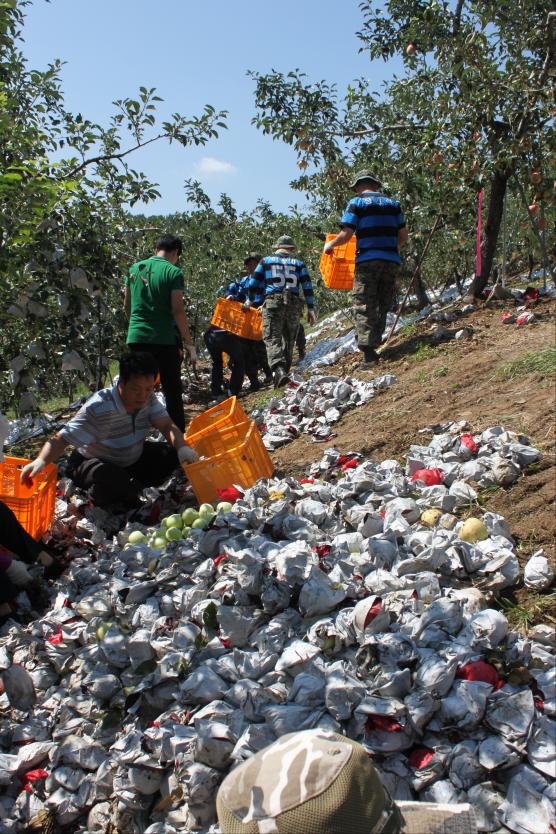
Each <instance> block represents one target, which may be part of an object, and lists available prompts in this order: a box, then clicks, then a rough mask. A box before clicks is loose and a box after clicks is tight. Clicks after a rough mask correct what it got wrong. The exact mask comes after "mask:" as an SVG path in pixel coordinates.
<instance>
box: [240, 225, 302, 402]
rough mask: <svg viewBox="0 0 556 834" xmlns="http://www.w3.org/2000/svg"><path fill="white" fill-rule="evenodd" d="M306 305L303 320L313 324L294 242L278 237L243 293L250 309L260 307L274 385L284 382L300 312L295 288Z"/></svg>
mask: <svg viewBox="0 0 556 834" xmlns="http://www.w3.org/2000/svg"><path fill="white" fill-rule="evenodd" d="M300 286H301V287H302V288H303V293H304V295H305V301H306V303H307V321H308V322H309V324H314V323H315V320H316V319H315V311H314V305H315V300H314V297H313V285H312V284H311V279H310V278H309V273H308V272H307V267H306V266H305V264H304V263H303V261H301V260H300V259H299V258H296V257H295V243H294V242H293V240H292V238H291V237H289V236H288V235H283V236H282V237H280V238H278V240H277V241H276V243H275V244H274V254H273V255H270V256H269V257H267V258H263V259H262V260H261V262H260V263H259V265H258V266H257V268H256V269H255V271H254V273H253V275H252V276H251V278H250V280H249V282H248V284H247V290H248V292H249V296H250V299H251V302H250V301H249V300H248V301H247V302H246V304H249V303H253V305H254V306H257V307H258V306H260V305H261V304H264V307H263V339H264V341H265V343H266V348H267V352H268V361H269V364H270V367H271V369H272V372H273V374H274V385H276V386H277V387H278V386H282V385H286V384H287V382H288V372H289V369H290V366H291V363H292V355H293V346H294V343H295V338H296V335H297V330H298V327H299V322H300V319H301V314H302V310H303V301H302V300H301V297H300V293H299V288H300Z"/></svg>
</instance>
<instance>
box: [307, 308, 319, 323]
mask: <svg viewBox="0 0 556 834" xmlns="http://www.w3.org/2000/svg"><path fill="white" fill-rule="evenodd" d="M316 320H317V314H316V313H315V311H314V310H307V321H308V322H309V324H310V325H311V327H312V326H313V325H314V323H315V322H316Z"/></svg>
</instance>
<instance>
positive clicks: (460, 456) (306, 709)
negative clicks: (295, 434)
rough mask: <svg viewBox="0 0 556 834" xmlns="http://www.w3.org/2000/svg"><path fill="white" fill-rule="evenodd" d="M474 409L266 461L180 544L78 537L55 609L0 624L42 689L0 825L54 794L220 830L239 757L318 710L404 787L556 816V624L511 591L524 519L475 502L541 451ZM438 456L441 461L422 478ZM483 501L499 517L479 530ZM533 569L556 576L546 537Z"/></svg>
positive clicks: (6, 832) (8, 719)
mask: <svg viewBox="0 0 556 834" xmlns="http://www.w3.org/2000/svg"><path fill="white" fill-rule="evenodd" d="M333 384H334V385H335V386H338V385H344V384H347V383H344V382H335V383H333V382H332V381H330V385H333ZM309 386H310V383H309ZM310 392H311V389H310V387H309V388H308V389H306V390H305V391H304V392H300V389H297V390H296V393H295V398H294V399H295V402H296V404H298V405H299V406H300V410H301V411H303V406H302V405H301V403H302V402H303V400H301V401H299V402H298V397H299V396H301V395H302V396H303V397H306V396H310ZM334 392H335V393H334ZM340 394H341V392H340V391H337V390H336V389H333V390H332V394H331V395H332V396H334V397H338V398H339V399H340V401H341V402H343V399H342V398H341V396H340ZM288 401H289V400H288V398H286V402H288ZM304 419H309V417H306V418H304ZM437 428H438V427H437ZM462 431H463V427H462V426H461V425H457V424H451V425H447V426H445V427H440V431H439V432H438V433H436V434H434V435H433V437H432V440H431V442H430V443H429V444H428V445H415V446H412V447H411V449H410V450H409V455H408V458H407V464H406V467H405V468H404V467H402V466H401V465H400V463H399V462H397V461H395V460H385V461H383V462H382V463H380V464H375V463H373V462H372V461H370V460H364V459H362V458H361V457H360V456H358V455H355V454H353V455H340V454H339V452H337V451H336V450H333V449H327V450H326V451H325V454H324V456H323V458H322V460H321V461H320V462H318V463H316V464H314V465H313V466H312V467H311V470H310V472H308V473H307V478H306V479H304V481H303V482H302V483H299V482H297V481H294V480H293V479H285V480H281V481H279V480H276V479H273V480H270V481H261V482H259V483H258V484H257V485H256V486H254V487H253V488H252V489H250V490H249V491H247V492H246V493H245V495H243V496H242V497H241V498H240V499H238V500H237V501H236V503H235V504H234V506H233V510H232V511H231V512H228V513H225V514H223V513H219V514H218V515H217V516H216V518H215V520H214V522H213V524H212V527H211V529H209V530H206V531H202V530H198V531H197V530H195V531H193V534H194V535H191V536H190V537H189V538H188V539H187V540H185V541H181V542H179V541H178V542H175V543H172V544H170V545H168V549H167V551H166V552H165V553H163V555H161V554H160V552H156V551H153V550H150V549H149V548H148V547H147V546H146V545H140V546H135V547H130V546H128V547H127V549H124V547H123V546H122V542H123V541H124V537H123V536H122V535H121V534H120V537H119V540H118V539H117V538H115V539H113V540H112V541H105V542H103V543H102V544H100V545H99V546H98V548H97V551H96V561H92V560H91V559H90V558H89V557H86V558H85V557H77V558H76V559H75V560H74V562H73V563H72V565H71V566H70V568H69V570H68V572H67V575H66V576H64V577H62V578H61V579H60V580H59V581H58V583H57V587H56V589H55V591H56V593H55V597H54V599H53V605H52V608H51V610H49V611H48V613H47V614H45V616H43V617H42V618H41V619H40V620H37V621H35V622H33V623H32V624H31V625H30V626H28V627H25V628H23V627H20V626H17V625H15V626H12V627H11V628H7V627H4V629H3V630H2V632H1V633H2V634H3V636H2V637H1V638H0V669H7V668H9V667H10V666H12V664H21V665H22V666H24V667H25V669H27V670H28V671H29V672H30V674H31V676H32V678H33V681H34V685H35V689H36V691H37V694H38V700H37V703H36V704H35V705H34V706H33V707H32V708H31V709H30V710H29V711H27V712H26V711H23V710H21V711H20V710H18V709H17V708H10V707H9V705H8V703H7V699H6V697H5V696H3V697H1V698H0V708H1V716H2V717H1V719H0V790H1V791H2V797H1V799H0V834H12V832H17V831H22V830H23V828H24V826H25V824H26V823H27V822H28V821H29V820H31V819H33V818H36V816H37V814H39V813H41V812H45V811H49V812H50V813H51V815H52V816H53V817H55V822H56V826H57V828H56V829H55V830H57V831H58V830H60V831H64V830H67V831H72V832H79V833H80V834H84V832H89V834H93V832H95V833H96V832H98V833H99V834H100V832H105V831H108V830H112V831H117V832H118V834H137V832H140V833H141V834H174V832H184V831H194V830H195V831H196V830H199V831H217V830H218V829H217V827H216V818H215V805H214V800H215V795H216V791H217V788H218V785H219V783H220V782H221V780H222V779H223V777H224V776H225V774H226V773H227V772H228V770H229V769H230V768H231V767H234V766H235V765H236V764H237V763H239V762H241V761H242V760H244V759H245V758H246V757H248V756H251V755H252V754H253V753H254V752H256V751H258V750H260V749H261V748H263V747H265V746H266V745H268V744H270V743H271V742H272V741H273V740H274V739H275V738H276V737H277V736H280V735H282V734H284V733H289V732H292V731H296V730H302V729H307V728H313V727H321V728H326V729H330V730H334V731H336V732H339V733H344V734H347V735H348V736H350V737H351V738H354V739H358V740H359V741H360V742H361V743H362V744H364V745H365V747H366V749H367V750H368V752H369V754H370V755H372V756H373V759H374V762H375V764H376V766H377V768H378V770H379V773H380V776H381V778H382V779H383V781H384V784H385V785H386V786H387V787H388V789H389V790H390V792H391V793H392V795H393V796H394V798H397V799H410V798H420V799H423V800H427V801H439V802H463V801H468V802H470V803H471V804H472V805H473V807H474V809H475V812H476V814H477V817H478V820H479V825H480V830H481V831H488V832H495V831H496V832H498V831H505V830H506V828H508V829H509V830H510V831H512V832H517V834H545V832H546V833H548V832H549V831H550V825H551V824H553V821H554V816H553V814H554V801H555V799H556V790H555V784H554V777H555V775H556V774H555V751H554V739H555V732H556V730H555V727H556V724H555V721H554V716H555V714H556V636H555V632H554V629H552V628H550V627H548V626H537V627H535V628H533V629H532V630H531V631H530V633H529V635H528V636H527V637H524V636H522V635H520V634H517V633H512V632H510V631H509V628H508V622H507V620H506V617H505V616H504V614H503V613H501V611H500V610H498V607H497V606H496V603H495V601H494V597H493V594H492V592H494V591H499V590H501V589H504V588H509V587H510V586H513V585H515V584H516V583H518V581H519V580H520V570H519V565H518V560H517V557H516V550H515V543H514V541H513V539H512V536H511V532H510V530H509V528H508V525H507V523H506V522H505V521H504V519H503V518H502V517H501V516H499V515H496V514H495V513H492V512H486V513H484V514H482V513H481V511H480V509H479V507H478V506H477V504H476V503H475V499H476V498H477V490H479V489H480V488H481V487H482V486H488V485H492V484H500V485H508V484H511V483H512V482H513V481H514V480H516V479H517V478H518V477H519V475H520V473H521V472H522V471H523V470H524V469H525V468H526V467H527V465H528V464H530V463H532V462H534V461H535V460H537V458H538V457H539V452H538V451H537V450H536V449H534V448H532V447H531V446H530V445H529V443H528V441H527V439H526V438H523V437H517V436H515V435H513V434H511V433H509V432H506V431H505V430H504V429H503V428H502V427H494V428H490V429H488V430H487V431H485V432H483V433H482V434H481V435H477V436H475V437H474V438H472V441H473V442H472V443H471V442H469V440H467V442H463V441H462V439H461V437H462ZM474 444H476V448H475V447H474ZM430 468H438V469H440V470H441V473H442V476H443V483H441V484H436V485H433V486H425V485H424V483H423V481H422V480H421V479H420V478H417V479H416V480H412V477H411V476H412V474H413V473H415V472H417V471H418V470H422V469H430ZM429 508H436V509H437V510H439V512H438V513H436V515H435V519H434V523H430V522H429V523H428V524H425V523H423V522H422V521H421V516H422V513H423V511H425V510H427V509H429ZM469 512H471V514H472V515H474V516H477V517H479V518H481V519H482V521H483V522H484V524H485V525H486V528H487V530H488V537H487V538H484V539H483V540H481V541H477V542H475V543H473V544H472V543H469V542H467V541H463V540H462V539H461V538H460V536H459V532H460V531H461V527H462V523H463V518H464V516H465V515H467V514H469ZM135 526H136V525H135ZM525 575H526V578H527V577H529V584H532V585H533V586H534V587H538V588H541V589H543V588H546V587H547V586H548V585H549V584H550V582H551V571H550V568H549V566H548V563H547V560H546V559H545V557H544V555H543V554H542V552H539V553H537V554H535V556H534V557H533V559H532V560H531V562H530V563H529V565H528V567H527V568H526V571H525ZM20 706H25V705H24V704H20ZM110 826H112V827H110Z"/></svg>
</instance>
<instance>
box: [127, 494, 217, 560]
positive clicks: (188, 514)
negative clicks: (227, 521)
mask: <svg viewBox="0 0 556 834" xmlns="http://www.w3.org/2000/svg"><path fill="white" fill-rule="evenodd" d="M231 509H232V505H231V504H230V502H229V501H219V502H218V503H217V504H216V505H215V506H214V505H213V504H208V503H206V504H201V506H200V507H199V509H198V510H196V509H195V508H194V507H188V508H187V509H186V510H184V511H183V512H182V513H181V514H180V513H173V514H172V515H169V516H167V517H166V518H163V519H162V520H161V522H160V526H159V527H150V528H149V529H148V530H147V533H146V534H145V533H142V532H141V531H140V530H132V531H131V533H129V535H128V537H127V543H126V545H125V547H126V548H129V547H132V546H135V545H141V544H147V545H148V546H149V547H151V548H152V549H153V550H164V548H165V547H166V545H167V544H168V542H175V541H179V540H180V539H186V538H187V537H188V536H189V534H190V533H191V531H192V530H204V529H205V528H206V527H208V526H209V524H210V523H211V521H212V520H213V518H214V516H215V515H216V513H229V512H230V510H231Z"/></svg>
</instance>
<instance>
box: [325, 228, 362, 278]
mask: <svg viewBox="0 0 556 834" xmlns="http://www.w3.org/2000/svg"><path fill="white" fill-rule="evenodd" d="M335 237H336V235H335V234H332V235H327V236H326V242H327V243H328V241H329V240H334V238H335ZM356 246H357V241H356V239H355V237H352V238H351V240H348V242H347V243H344V244H343V245H342V246H336V247H335V249H334V253H333V254H332V255H325V254H324V252H323V253H322V255H321V259H320V271H321V275H322V280H323V281H324V283H325V285H326V286H327V287H328V288H329V289H331V290H351V289H353V276H354V273H355V248H356Z"/></svg>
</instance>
